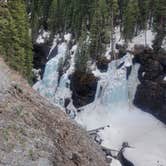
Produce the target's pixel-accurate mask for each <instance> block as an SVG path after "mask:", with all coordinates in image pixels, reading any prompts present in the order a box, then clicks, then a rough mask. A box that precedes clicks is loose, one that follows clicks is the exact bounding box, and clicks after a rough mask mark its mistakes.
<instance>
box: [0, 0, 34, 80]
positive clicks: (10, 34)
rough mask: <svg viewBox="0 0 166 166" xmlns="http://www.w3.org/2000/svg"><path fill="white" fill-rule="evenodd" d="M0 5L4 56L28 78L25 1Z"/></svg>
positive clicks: (29, 62)
mask: <svg viewBox="0 0 166 166" xmlns="http://www.w3.org/2000/svg"><path fill="white" fill-rule="evenodd" d="M3 5H4V6H5V7H4V6H3ZM1 6H3V10H2V11H3V13H4V15H1V17H0V26H1V23H3V27H2V33H3V35H2V36H3V37H2V38H1V40H0V47H1V48H2V47H3V49H2V51H3V55H4V58H5V60H6V61H7V62H8V64H9V65H10V66H11V67H12V68H14V69H15V70H18V71H19V72H20V73H21V74H23V75H24V76H25V77H26V78H27V79H29V80H30V78H31V70H32V46H31V37H30V32H29V25H28V17H27V13H26V6H25V2H24V1H23V0H12V1H9V2H8V3H3V4H1Z"/></svg>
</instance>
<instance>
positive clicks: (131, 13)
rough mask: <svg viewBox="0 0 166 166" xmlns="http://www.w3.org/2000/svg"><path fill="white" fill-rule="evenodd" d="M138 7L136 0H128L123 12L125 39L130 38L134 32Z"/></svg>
mask: <svg viewBox="0 0 166 166" xmlns="http://www.w3.org/2000/svg"><path fill="white" fill-rule="evenodd" d="M138 18H139V8H138V1H137V0H130V1H129V3H128V4H127V7H126V9H125V12H124V20H123V36H124V38H125V40H126V41H127V40H131V39H132V38H133V37H134V35H135V34H136V26H137V20H138Z"/></svg>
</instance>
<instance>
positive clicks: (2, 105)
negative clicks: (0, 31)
mask: <svg viewBox="0 0 166 166" xmlns="http://www.w3.org/2000/svg"><path fill="white" fill-rule="evenodd" d="M0 77H1V82H0V165H1V166H18V165H20V166H106V165H107V164H106V162H105V157H104V154H103V152H102V151H101V149H100V148H99V147H98V146H97V145H96V144H95V143H94V142H93V141H92V140H91V139H90V138H89V137H88V135H87V133H86V131H84V130H83V129H82V128H81V127H79V126H78V125H77V124H76V123H75V122H74V121H71V120H70V119H69V118H68V117H67V116H66V115H65V114H64V113H63V111H61V110H59V108H55V107H54V106H52V105H51V104H50V103H49V102H48V101H46V100H45V99H44V98H42V97H41V96H39V95H38V94H37V93H36V92H35V91H34V90H33V89H32V88H31V87H29V86H28V84H27V83H26V81H25V80H24V79H22V78H21V77H20V76H18V74H17V73H15V72H13V71H11V70H10V69H9V68H8V67H7V66H6V65H5V63H4V62H3V60H2V59H0Z"/></svg>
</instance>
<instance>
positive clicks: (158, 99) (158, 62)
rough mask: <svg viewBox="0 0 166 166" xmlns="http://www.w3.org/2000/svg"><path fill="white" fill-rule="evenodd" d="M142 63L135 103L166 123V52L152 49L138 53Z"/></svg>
mask: <svg viewBox="0 0 166 166" xmlns="http://www.w3.org/2000/svg"><path fill="white" fill-rule="evenodd" d="M135 57H136V58H135V59H136V61H137V62H139V63H140V64H141V66H140V69H139V73H138V77H139V80H140V82H141V84H140V85H139V86H138V88H137V92H136V95H135V99H134V103H135V105H136V106H138V107H140V108H141V109H142V110H144V111H148V112H150V113H151V114H153V115H154V116H156V117H157V118H158V119H159V120H161V121H162V122H164V123H166V53H165V52H159V53H158V54H156V53H154V52H153V51H152V50H150V49H145V50H144V52H142V53H139V54H136V56H135Z"/></svg>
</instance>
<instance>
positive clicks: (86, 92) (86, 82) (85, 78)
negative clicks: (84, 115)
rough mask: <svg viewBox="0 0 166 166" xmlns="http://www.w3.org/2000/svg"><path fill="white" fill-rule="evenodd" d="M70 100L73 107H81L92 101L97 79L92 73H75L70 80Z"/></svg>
mask: <svg viewBox="0 0 166 166" xmlns="http://www.w3.org/2000/svg"><path fill="white" fill-rule="evenodd" d="M70 80H71V90H72V99H73V104H74V106H75V107H77V108H78V107H81V106H84V105H87V104H90V103H91V102H93V101H94V98H95V94H96V89H97V78H96V77H95V76H94V75H93V74H92V73H84V72H75V73H73V75H72V76H71V78H70Z"/></svg>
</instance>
